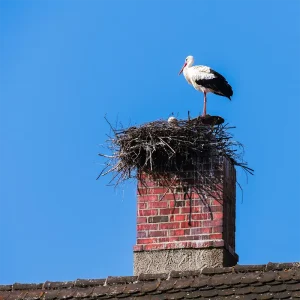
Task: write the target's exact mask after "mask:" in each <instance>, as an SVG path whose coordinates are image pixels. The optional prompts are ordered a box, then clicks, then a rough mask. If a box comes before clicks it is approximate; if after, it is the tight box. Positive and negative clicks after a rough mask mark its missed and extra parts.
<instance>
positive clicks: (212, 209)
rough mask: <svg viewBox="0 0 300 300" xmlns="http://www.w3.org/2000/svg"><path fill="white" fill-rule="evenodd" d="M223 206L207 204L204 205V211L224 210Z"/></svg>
mask: <svg viewBox="0 0 300 300" xmlns="http://www.w3.org/2000/svg"><path fill="white" fill-rule="evenodd" d="M222 211H223V206H207V207H203V212H209V213H210V212H222Z"/></svg>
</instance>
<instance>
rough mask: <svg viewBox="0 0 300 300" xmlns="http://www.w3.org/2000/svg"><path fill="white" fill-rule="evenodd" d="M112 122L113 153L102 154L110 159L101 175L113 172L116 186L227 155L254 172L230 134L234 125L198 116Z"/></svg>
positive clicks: (110, 140) (188, 167) (109, 147)
mask: <svg viewBox="0 0 300 300" xmlns="http://www.w3.org/2000/svg"><path fill="white" fill-rule="evenodd" d="M108 123H109V122H108ZM109 125H110V127H111V130H112V133H113V134H112V136H109V137H108V140H107V144H106V146H107V147H108V149H109V151H110V152H111V153H110V154H102V153H101V154H99V155H100V156H102V157H104V158H106V161H105V163H104V168H103V170H102V172H101V173H100V175H99V177H100V176H104V175H107V174H110V173H113V178H112V180H111V182H110V183H111V184H113V185H118V184H119V183H121V182H123V181H125V180H127V179H130V178H138V177H139V176H140V175H139V174H143V173H146V174H149V175H155V176H157V174H162V173H168V174H175V173H178V171H186V170H194V169H196V168H197V164H198V162H199V158H200V159H201V158H207V157H208V158H214V157H220V156H223V157H224V156H225V157H227V158H228V159H229V160H230V161H231V162H232V164H233V165H234V166H238V167H241V168H242V169H243V170H245V171H246V172H247V173H250V174H253V170H252V169H251V168H249V167H248V166H247V163H245V162H244V161H243V146H242V144H241V143H239V142H237V141H235V140H233V136H232V134H231V133H230V130H231V129H233V128H234V127H229V126H228V125H227V124H226V125H224V124H220V125H205V124H203V123H202V121H201V119H200V118H196V119H193V120H178V121H177V120H176V122H174V123H172V124H170V123H168V122H167V121H164V120H160V121H155V122H150V123H146V124H143V125H141V126H137V127H130V128H127V129H117V128H114V127H113V126H112V125H111V124H110V123H109ZM137 171H138V172H137ZM99 177H98V178H99Z"/></svg>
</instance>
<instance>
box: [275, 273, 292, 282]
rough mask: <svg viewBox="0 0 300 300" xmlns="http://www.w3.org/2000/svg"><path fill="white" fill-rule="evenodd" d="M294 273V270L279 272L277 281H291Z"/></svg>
mask: <svg viewBox="0 0 300 300" xmlns="http://www.w3.org/2000/svg"><path fill="white" fill-rule="evenodd" d="M294 273H295V271H294V270H288V271H279V272H278V273H277V274H278V278H277V280H282V281H287V280H291V279H292V278H293V275H294Z"/></svg>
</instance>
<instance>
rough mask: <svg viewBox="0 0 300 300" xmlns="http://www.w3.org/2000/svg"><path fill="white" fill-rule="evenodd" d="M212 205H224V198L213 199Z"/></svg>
mask: <svg viewBox="0 0 300 300" xmlns="http://www.w3.org/2000/svg"><path fill="white" fill-rule="evenodd" d="M210 205H212V206H213V205H215V206H223V200H215V199H212V200H210Z"/></svg>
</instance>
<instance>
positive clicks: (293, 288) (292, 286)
mask: <svg viewBox="0 0 300 300" xmlns="http://www.w3.org/2000/svg"><path fill="white" fill-rule="evenodd" d="M286 289H287V290H288V291H300V282H299V283H296V284H287V285H286Z"/></svg>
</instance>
